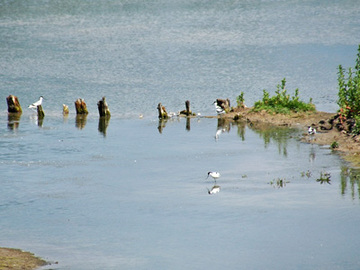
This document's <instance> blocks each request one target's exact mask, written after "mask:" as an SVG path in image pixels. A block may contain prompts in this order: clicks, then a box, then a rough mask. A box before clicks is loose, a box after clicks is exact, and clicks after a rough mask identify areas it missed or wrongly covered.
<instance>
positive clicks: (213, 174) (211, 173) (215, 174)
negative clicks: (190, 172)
mask: <svg viewBox="0 0 360 270" xmlns="http://www.w3.org/2000/svg"><path fill="white" fill-rule="evenodd" d="M209 176H211V177H212V178H213V179H214V180H215V181H216V179H218V178H219V177H220V173H219V172H208V176H207V177H206V179H207V178H209Z"/></svg>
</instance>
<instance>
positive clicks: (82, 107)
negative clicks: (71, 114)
mask: <svg viewBox="0 0 360 270" xmlns="http://www.w3.org/2000/svg"><path fill="white" fill-rule="evenodd" d="M75 109H76V114H88V113H89V112H88V110H87V107H86V103H85V101H84V100H83V99H82V98H78V99H77V100H76V101H75Z"/></svg>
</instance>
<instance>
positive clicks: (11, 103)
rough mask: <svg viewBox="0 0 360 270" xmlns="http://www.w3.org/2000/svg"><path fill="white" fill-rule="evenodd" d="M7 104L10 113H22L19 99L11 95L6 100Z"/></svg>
mask: <svg viewBox="0 0 360 270" xmlns="http://www.w3.org/2000/svg"><path fill="white" fill-rule="evenodd" d="M6 102H7V105H8V112H9V113H20V114H21V113H22V109H21V106H20V102H19V100H18V98H17V97H16V96H14V95H9V96H8V97H7V98H6Z"/></svg>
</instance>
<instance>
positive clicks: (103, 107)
mask: <svg viewBox="0 0 360 270" xmlns="http://www.w3.org/2000/svg"><path fill="white" fill-rule="evenodd" d="M97 105H98V109H99V115H100V117H104V116H106V117H110V116H111V114H110V110H109V106H108V104H107V103H106V100H105V97H103V98H102V99H101V100H99V102H98V103H97Z"/></svg>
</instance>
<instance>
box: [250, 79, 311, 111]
mask: <svg viewBox="0 0 360 270" xmlns="http://www.w3.org/2000/svg"><path fill="white" fill-rule="evenodd" d="M285 84H286V79H285V78H284V79H283V80H282V81H281V85H280V84H278V85H277V87H276V91H275V94H276V95H275V96H273V97H270V94H269V92H267V91H266V90H264V94H263V99H262V100H261V101H257V102H255V104H254V111H262V110H265V111H267V112H272V113H281V114H289V113H291V112H295V113H296V112H307V111H315V105H314V104H312V102H311V101H312V99H311V98H310V101H309V103H306V102H303V101H301V100H300V99H299V89H296V90H295V94H294V95H293V96H292V97H290V95H288V94H287V90H286V88H285Z"/></svg>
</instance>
